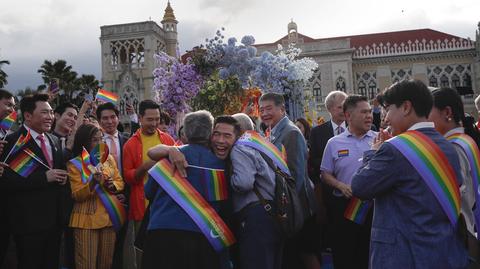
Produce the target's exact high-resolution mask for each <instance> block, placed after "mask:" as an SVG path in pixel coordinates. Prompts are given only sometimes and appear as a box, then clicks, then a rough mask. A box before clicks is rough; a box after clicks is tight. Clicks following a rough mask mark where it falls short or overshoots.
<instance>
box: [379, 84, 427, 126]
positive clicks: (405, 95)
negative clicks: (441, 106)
mask: <svg viewBox="0 0 480 269" xmlns="http://www.w3.org/2000/svg"><path fill="white" fill-rule="evenodd" d="M383 98H384V103H385V105H386V106H389V105H395V106H396V107H400V105H402V104H403V103H404V102H405V101H410V102H411V103H412V107H413V110H415V113H416V114H417V116H419V117H428V115H429V114H430V110H432V106H433V98H432V94H431V93H430V90H429V89H428V87H427V85H425V84H424V83H423V82H422V81H420V80H412V79H410V80H402V81H400V82H398V83H395V84H393V85H392V86H390V87H389V88H388V89H387V90H385V93H384V94H383Z"/></svg>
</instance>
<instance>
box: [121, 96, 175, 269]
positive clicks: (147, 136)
mask: <svg viewBox="0 0 480 269" xmlns="http://www.w3.org/2000/svg"><path fill="white" fill-rule="evenodd" d="M138 110H139V114H140V117H139V121H140V125H141V128H140V129H138V130H137V131H136V132H135V133H134V134H133V135H132V137H131V138H130V139H129V140H128V141H127V143H125V146H124V147H123V165H122V168H123V176H124V179H125V181H126V182H127V184H129V185H130V204H129V206H130V207H129V211H128V219H129V220H132V221H133V228H134V231H135V233H136V232H137V231H138V229H139V227H140V224H141V221H142V219H143V216H144V214H145V209H146V208H147V206H148V201H147V200H146V199H145V193H144V190H143V187H144V184H145V183H146V182H147V179H148V175H147V171H148V170H149V169H150V168H151V167H152V166H153V165H154V164H155V163H156V162H154V161H152V160H150V159H149V158H148V156H147V151H148V150H149V149H150V148H152V147H154V146H156V145H158V144H164V145H169V146H173V145H174V144H175V141H174V140H173V138H172V137H170V135H168V134H167V133H164V132H162V131H160V130H159V129H158V125H159V124H160V106H159V105H158V104H157V103H155V102H154V101H152V100H144V101H142V102H140V104H139V108H138ZM136 260H137V265H138V266H140V263H141V261H140V259H139V258H138V257H137V259H136Z"/></svg>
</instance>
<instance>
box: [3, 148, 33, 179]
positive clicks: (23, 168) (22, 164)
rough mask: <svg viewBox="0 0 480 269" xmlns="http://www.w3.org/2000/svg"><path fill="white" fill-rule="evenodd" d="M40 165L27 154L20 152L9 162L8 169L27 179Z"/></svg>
mask: <svg viewBox="0 0 480 269" xmlns="http://www.w3.org/2000/svg"><path fill="white" fill-rule="evenodd" d="M39 165H40V164H39V163H38V162H37V161H36V160H35V159H34V158H32V156H30V155H29V154H28V153H27V152H25V151H21V152H20V153H19V154H17V156H15V158H14V159H13V160H12V161H11V162H10V164H9V166H10V168H11V169H12V170H13V171H15V172H16V173H17V174H19V175H20V176H22V177H25V178H26V177H28V176H29V175H30V174H31V173H33V171H35V169H37V168H38V166H39Z"/></svg>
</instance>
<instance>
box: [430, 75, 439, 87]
mask: <svg viewBox="0 0 480 269" xmlns="http://www.w3.org/2000/svg"><path fill="white" fill-rule="evenodd" d="M428 85H429V86H431V87H438V80H437V78H436V77H435V76H431V77H430V79H429V80H428Z"/></svg>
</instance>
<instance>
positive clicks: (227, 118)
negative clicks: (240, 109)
mask: <svg viewBox="0 0 480 269" xmlns="http://www.w3.org/2000/svg"><path fill="white" fill-rule="evenodd" d="M219 123H225V124H228V125H232V126H233V131H234V132H235V136H237V137H238V136H240V133H241V132H242V127H241V126H240V123H238V121H237V120H236V119H235V118H234V117H232V116H228V115H222V116H218V117H216V118H215V121H214V122H213V128H215V126H217V124H219Z"/></svg>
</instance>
